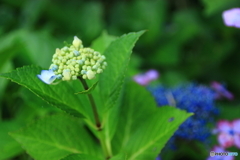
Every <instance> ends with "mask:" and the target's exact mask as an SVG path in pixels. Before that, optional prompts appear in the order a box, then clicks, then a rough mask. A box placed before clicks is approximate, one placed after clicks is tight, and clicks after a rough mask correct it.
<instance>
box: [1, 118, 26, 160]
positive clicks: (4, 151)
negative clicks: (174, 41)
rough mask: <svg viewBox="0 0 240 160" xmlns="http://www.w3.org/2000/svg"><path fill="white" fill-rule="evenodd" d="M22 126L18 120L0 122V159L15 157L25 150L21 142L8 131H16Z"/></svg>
mask: <svg viewBox="0 0 240 160" xmlns="http://www.w3.org/2000/svg"><path fill="white" fill-rule="evenodd" d="M20 126H21V124H20V123H18V122H16V121H3V122H0V128H1V131H0V153H1V154H0V160H6V159H8V158H11V157H14V156H16V155H18V154H19V153H21V152H22V151H23V149H22V148H21V146H20V145H19V143H17V142H16V141H15V140H14V139H13V138H12V137H10V136H9V135H8V132H10V131H14V130H16V129H18V128H19V127H20Z"/></svg>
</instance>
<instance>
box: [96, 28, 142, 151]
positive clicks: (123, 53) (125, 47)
mask: <svg viewBox="0 0 240 160" xmlns="http://www.w3.org/2000/svg"><path fill="white" fill-rule="evenodd" d="M143 33H144V31H140V32H137V33H129V34H127V35H123V36H121V37H119V38H118V39H116V40H115V41H113V42H112V43H111V44H110V45H109V46H108V48H107V49H106V50H105V52H104V55H105V56H106V61H107V63H108V66H107V67H106V69H105V70H104V72H103V73H102V74H101V75H100V78H99V93H100V96H101V99H102V102H103V108H101V109H99V110H101V112H100V114H101V115H102V117H103V119H102V123H103V127H104V129H103V132H104V135H103V137H104V141H105V144H106V146H107V148H108V150H109V152H110V154H111V139H112V137H113V135H114V133H115V129H116V124H117V122H118V118H119V116H118V113H119V111H118V107H119V103H116V102H117V101H120V96H119V95H120V93H121V87H122V84H123V81H124V77H125V72H126V69H127V66H128V63H129V59H130V56H131V53H132V49H133V47H134V44H135V43H136V41H137V40H138V38H139V37H140V36H141V35H142V34H143Z"/></svg>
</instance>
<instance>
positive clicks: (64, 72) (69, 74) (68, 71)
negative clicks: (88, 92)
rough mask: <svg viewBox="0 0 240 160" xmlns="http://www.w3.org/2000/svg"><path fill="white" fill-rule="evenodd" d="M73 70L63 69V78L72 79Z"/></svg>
mask: <svg viewBox="0 0 240 160" xmlns="http://www.w3.org/2000/svg"><path fill="white" fill-rule="evenodd" d="M70 72H71V70H70V69H65V70H63V78H64V80H66V81H69V80H70V79H71V73H70Z"/></svg>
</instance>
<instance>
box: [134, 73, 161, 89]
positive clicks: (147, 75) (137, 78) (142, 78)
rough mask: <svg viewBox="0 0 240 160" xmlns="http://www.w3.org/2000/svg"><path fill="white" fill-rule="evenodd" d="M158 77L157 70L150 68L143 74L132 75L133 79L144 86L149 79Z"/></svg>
mask: <svg viewBox="0 0 240 160" xmlns="http://www.w3.org/2000/svg"><path fill="white" fill-rule="evenodd" d="M158 77H159V73H158V71H156V70H153V69H151V70H149V71H147V72H146V73H144V74H138V75H136V76H134V77H133V79H134V81H135V82H137V83H138V84H140V85H143V86H146V85H148V84H149V83H150V82H151V81H153V80H156V79H158Z"/></svg>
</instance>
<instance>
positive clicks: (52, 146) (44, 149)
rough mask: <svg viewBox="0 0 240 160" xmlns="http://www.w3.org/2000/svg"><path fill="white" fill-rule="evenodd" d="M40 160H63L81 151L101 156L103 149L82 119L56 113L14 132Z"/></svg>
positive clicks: (18, 139)
mask: <svg viewBox="0 0 240 160" xmlns="http://www.w3.org/2000/svg"><path fill="white" fill-rule="evenodd" d="M10 135H11V136H12V137H13V138H15V139H16V140H17V141H18V142H19V143H21V145H22V146H23V147H24V148H25V149H26V151H27V153H28V154H30V155H31V156H32V157H33V158H34V159H36V160H59V159H61V158H63V157H66V156H67V155H69V154H74V153H81V154H90V155H93V156H96V157H101V149H100V147H99V146H98V145H97V143H96V142H95V141H94V140H93V139H92V137H91V136H90V135H89V133H88V132H87V131H86V130H85V129H84V127H83V126H82V125H81V122H80V121H79V119H78V118H74V117H71V116H67V115H54V116H49V117H46V118H45V119H40V120H38V121H36V122H35V123H33V124H31V125H29V126H28V127H26V128H23V129H21V130H20V131H17V132H13V133H11V134H10Z"/></svg>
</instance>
